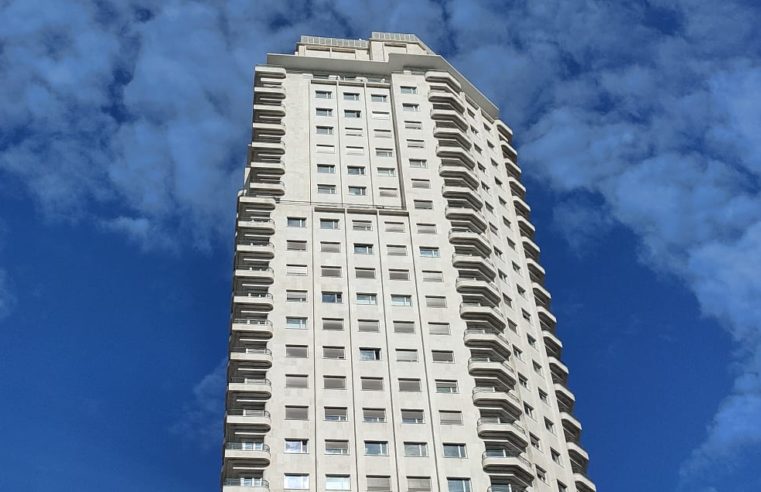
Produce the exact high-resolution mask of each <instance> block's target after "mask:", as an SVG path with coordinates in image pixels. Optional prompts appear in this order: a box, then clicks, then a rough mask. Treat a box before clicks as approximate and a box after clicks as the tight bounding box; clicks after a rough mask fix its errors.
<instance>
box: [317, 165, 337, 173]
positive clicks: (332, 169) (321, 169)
mask: <svg viewBox="0 0 761 492" xmlns="http://www.w3.org/2000/svg"><path fill="white" fill-rule="evenodd" d="M317 173H319V174H335V173H336V166H334V165H333V164H317Z"/></svg>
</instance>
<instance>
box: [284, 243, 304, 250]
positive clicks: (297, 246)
mask: <svg viewBox="0 0 761 492" xmlns="http://www.w3.org/2000/svg"><path fill="white" fill-rule="evenodd" d="M285 249H286V250H288V251H306V250H307V242H306V241H287V242H286V245H285Z"/></svg>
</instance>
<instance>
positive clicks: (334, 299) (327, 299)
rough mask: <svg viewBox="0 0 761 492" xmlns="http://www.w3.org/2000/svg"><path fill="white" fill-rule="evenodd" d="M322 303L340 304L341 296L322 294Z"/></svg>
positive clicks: (334, 293) (338, 293)
mask: <svg viewBox="0 0 761 492" xmlns="http://www.w3.org/2000/svg"><path fill="white" fill-rule="evenodd" d="M322 302H324V303H326V304H341V303H342V302H343V294H342V293H340V292H323V293H322Z"/></svg>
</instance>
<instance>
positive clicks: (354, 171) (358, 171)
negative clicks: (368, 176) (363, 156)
mask: <svg viewBox="0 0 761 492" xmlns="http://www.w3.org/2000/svg"><path fill="white" fill-rule="evenodd" d="M346 172H347V173H348V174H349V175H350V176H364V175H365V167H364V166H348V167H347V168H346Z"/></svg>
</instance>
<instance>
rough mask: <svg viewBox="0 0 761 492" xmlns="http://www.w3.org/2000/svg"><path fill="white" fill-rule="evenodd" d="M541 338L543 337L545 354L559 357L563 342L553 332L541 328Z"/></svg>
mask: <svg viewBox="0 0 761 492" xmlns="http://www.w3.org/2000/svg"><path fill="white" fill-rule="evenodd" d="M542 338H543V339H544V346H545V348H546V349H547V355H550V356H554V357H558V358H559V357H560V353H561V352H562V351H563V342H561V341H560V339H559V338H558V337H556V336H555V334H554V333H552V332H551V331H547V330H542Z"/></svg>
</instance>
